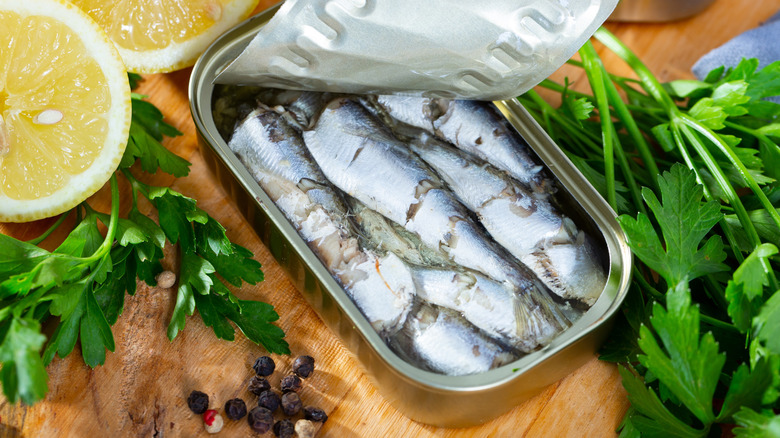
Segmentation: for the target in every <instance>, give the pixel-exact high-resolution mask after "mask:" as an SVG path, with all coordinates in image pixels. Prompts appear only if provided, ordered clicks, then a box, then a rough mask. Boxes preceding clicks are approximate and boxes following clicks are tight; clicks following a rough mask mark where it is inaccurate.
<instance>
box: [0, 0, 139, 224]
mask: <svg viewBox="0 0 780 438" xmlns="http://www.w3.org/2000/svg"><path fill="white" fill-rule="evenodd" d="M0 29H3V31H2V32H0V222H25V221H31V220H35V219H40V218H44V217H49V216H54V215H56V214H59V213H62V212H64V211H66V210H68V209H70V208H72V207H74V206H76V205H77V204H78V203H80V202H81V201H83V200H85V199H86V198H88V197H89V196H90V195H92V194H93V193H95V192H96V191H97V190H98V189H100V187H102V186H103V184H105V182H106V181H107V180H108V179H109V178H110V177H111V175H112V174H113V173H114V171H115V170H116V168H117V166H118V165H119V161H120V160H121V158H122V153H123V152H124V149H125V146H126V144H127V138H128V132H129V129H130V117H131V109H130V87H129V84H128V80H127V73H126V71H125V67H124V65H123V64H122V60H121V58H120V57H119V54H118V53H117V51H116V49H115V47H114V45H113V44H112V42H111V40H110V39H109V38H108V37H107V36H106V34H105V33H104V32H103V30H102V29H101V28H100V26H98V25H97V24H96V23H95V22H94V21H93V20H92V19H91V18H90V17H89V16H88V15H86V14H85V13H84V12H82V11H81V10H80V9H78V8H77V7H75V6H73V5H71V4H70V3H67V2H65V1H61V0H35V1H20V0H0Z"/></svg>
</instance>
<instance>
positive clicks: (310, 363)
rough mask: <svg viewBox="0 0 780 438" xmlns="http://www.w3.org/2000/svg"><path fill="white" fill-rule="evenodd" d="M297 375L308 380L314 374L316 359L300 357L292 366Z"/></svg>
mask: <svg viewBox="0 0 780 438" xmlns="http://www.w3.org/2000/svg"><path fill="white" fill-rule="evenodd" d="M292 370H293V372H294V373H295V374H297V375H299V376H301V377H302V378H304V379H305V378H307V377H309V376H310V375H311V373H313V372H314V358H313V357H311V356H298V357H297V358H296V359H295V361H294V362H293V365H292Z"/></svg>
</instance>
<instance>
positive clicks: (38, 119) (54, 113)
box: [33, 109, 62, 125]
mask: <svg viewBox="0 0 780 438" xmlns="http://www.w3.org/2000/svg"><path fill="white" fill-rule="evenodd" d="M60 120H62V112H61V111H58V110H56V109H45V110H43V111H41V112H40V113H38V115H37V116H35V117H33V123H35V124H37V125H53V124H55V123H57V122H59V121H60Z"/></svg>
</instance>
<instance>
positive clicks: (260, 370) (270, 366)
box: [252, 356, 276, 377]
mask: <svg viewBox="0 0 780 438" xmlns="http://www.w3.org/2000/svg"><path fill="white" fill-rule="evenodd" d="M252 368H254V370H255V373H256V374H257V375H258V376H263V377H265V376H270V375H271V374H273V372H274V369H275V368H276V364H275V363H274V360H273V359H271V358H270V357H268V356H260V357H258V358H257V360H256V361H255V364H254V365H252Z"/></svg>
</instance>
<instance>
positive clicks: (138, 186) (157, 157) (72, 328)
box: [0, 74, 290, 404]
mask: <svg viewBox="0 0 780 438" xmlns="http://www.w3.org/2000/svg"><path fill="white" fill-rule="evenodd" d="M129 79H130V82H131V85H132V86H133V87H135V85H136V83H137V82H138V80H140V77H139V76H137V75H132V74H131V75H130V76H129ZM143 99H144V96H141V95H138V94H134V95H133V96H132V105H133V106H132V112H133V117H132V122H131V127H130V138H129V139H128V145H127V149H126V151H125V154H124V156H123V158H122V161H121V163H120V166H119V169H118V171H117V173H116V174H115V175H114V176H112V177H111V180H110V186H111V201H112V202H111V211H110V213H109V214H105V213H101V212H98V211H95V210H94V209H92V207H90V205H89V204H87V203H86V202H85V203H82V204H81V205H79V206H78V207H76V208H75V209H73V211H71V212H69V213H68V214H64V215H63V216H62V217H61V218H60V219H59V220H58V221H57V222H56V223H55V224H54V226H53V227H52V229H53V228H54V227H58V226H61V225H62V224H63V223H64V218H65V217H66V216H67V215H75V216H76V217H77V224H76V226H75V227H74V228H73V230H71V231H70V233H69V234H68V236H67V237H66V238H65V240H64V241H63V242H62V243H61V244H60V245H59V246H58V247H57V248H56V249H55V250H54V251H51V252H49V251H46V250H44V249H42V248H40V247H38V246H37V244H38V243H40V242H41V241H43V240H44V239H45V238H46V237H47V236H49V234H50V233H51V231H52V229H50V230H48V231H47V232H45V233H44V234H43V235H42V236H40V237H39V238H37V239H34V240H33V241H30V242H22V241H19V240H17V239H14V238H12V237H9V236H7V235H3V234H0V248H3V250H2V251H0V340H1V341H0V362H2V369H0V382H2V386H3V392H4V393H5V395H6V397H7V398H8V400H10V401H11V402H12V403H13V402H16V401H17V400H22V401H23V402H24V403H27V404H32V403H34V402H36V401H38V400H40V399H42V398H43V397H44V396H45V395H46V391H47V374H46V369H45V366H46V365H48V364H49V363H50V362H51V361H52V360H53V359H54V356H55V355H58V356H59V357H65V356H67V355H68V354H70V353H71V352H72V351H73V349H74V347H75V346H76V343H77V342H78V343H79V345H80V346H81V354H82V357H83V359H84V362H85V363H86V364H87V365H89V366H91V367H95V366H97V365H101V364H103V363H104V362H105V358H106V350H108V351H114V349H115V342H114V337H113V334H112V332H111V326H112V325H113V324H114V323H116V321H117V320H118V318H119V316H120V315H121V314H122V310H123V308H124V300H125V296H126V295H131V296H132V295H133V294H135V291H136V285H137V281H138V280H142V281H144V282H146V283H147V284H149V285H152V286H153V285H156V280H155V277H156V275H157V274H158V273H160V272H161V271H162V265H161V263H160V261H161V260H162V258H163V248H164V246H165V245H166V243H169V244H177V245H178V248H179V250H180V253H181V263H180V266H181V268H180V272H179V275H178V290H177V299H176V305H175V307H174V310H173V313H172V315H171V321H170V324H169V326H168V338H169V339H170V340H173V339H174V338H175V337H176V335H177V334H178V333H179V332H180V331H181V330H183V329H184V326H185V324H186V317H187V316H188V315H192V314H193V313H194V311H195V309H198V311H199V314H200V316H201V318H202V319H203V322H204V323H205V324H206V325H207V326H209V327H212V329H213V330H214V333H215V335H216V336H217V337H218V338H220V339H226V340H233V339H234V337H235V329H234V328H233V324H235V326H236V327H238V328H239V330H241V332H242V333H244V335H245V336H246V337H247V338H249V339H250V340H251V341H253V342H255V343H257V344H260V345H262V346H263V347H265V348H266V349H267V350H268V351H269V352H273V353H280V354H289V351H290V350H289V346H288V344H287V342H285V340H284V333H283V332H282V330H281V329H280V328H279V327H277V326H275V325H273V324H272V323H273V322H274V321H276V320H277V319H278V318H279V315H278V314H277V313H276V312H275V311H274V309H273V307H272V306H271V305H269V304H266V303H262V302H258V301H248V300H240V299H238V298H237V297H236V296H235V295H233V293H232V292H231V291H230V289H229V288H228V285H232V286H235V287H240V286H241V285H242V284H243V283H249V284H256V283H258V282H260V281H262V280H263V272H262V270H261V266H260V263H258V262H257V261H256V260H254V259H253V258H252V253H251V251H249V250H247V249H246V248H243V247H241V246H239V245H237V244H235V243H233V242H231V241H230V239H228V237H227V235H226V233H225V228H224V227H223V226H222V225H221V224H219V222H217V221H216V220H215V219H214V218H212V217H211V216H209V215H208V214H207V213H206V212H205V211H203V210H202V209H200V208H199V207H198V206H197V203H196V201H195V200H193V199H191V198H188V197H186V196H184V195H182V194H181V193H178V192H176V191H174V190H172V189H170V188H167V187H154V186H151V185H148V184H145V183H143V182H142V181H141V180H140V179H139V178H137V177H136V176H135V175H134V173H133V171H132V168H131V166H133V165H134V164H135V163H136V162H139V164H140V167H141V169H142V170H144V171H145V172H148V173H155V172H157V171H158V170H159V171H162V172H165V173H169V174H171V175H174V176H177V177H179V176H185V175H187V174H188V173H189V166H190V164H189V163H188V162H187V161H186V160H184V159H182V158H181V157H179V156H177V155H176V154H174V153H172V152H170V151H169V150H168V149H166V148H165V147H164V146H163V145H162V144H161V143H160V142H161V141H162V140H163V138H164V136H177V135H181V133H180V132H179V131H178V130H176V129H175V128H174V127H173V126H171V125H169V124H167V123H165V122H164V121H163V115H162V113H161V112H160V111H159V110H158V109H157V108H156V107H155V106H154V105H152V104H151V103H149V102H147V101H145V100H143ZM120 177H124V178H125V179H126V180H127V181H129V183H130V186H131V193H132V206H131V208H130V211H129V213H128V214H127V216H126V217H120V215H119V205H120V193H119V188H118V182H117V180H118V178H120ZM141 198H145V199H146V200H148V201H149V202H150V203H151V204H152V206H154V207H155V208H156V209H157V213H158V221H159V224H158V222H155V221H154V220H152V219H151V218H150V217H148V216H146V215H144V214H143V213H141V211H140V209H139V204H138V203H139V199H141ZM100 223H102V224H103V225H105V227H106V232H105V234H103V233H101V231H100V228H99V224H100ZM53 317H54V318H53ZM231 322H232V324H231ZM43 324H54V325H55V328H54V332H53V333H52V335H51V337H50V338H49V339H47V338H46V336H45V335H44V334H43V333H42V330H41V327H42V325H43Z"/></svg>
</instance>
